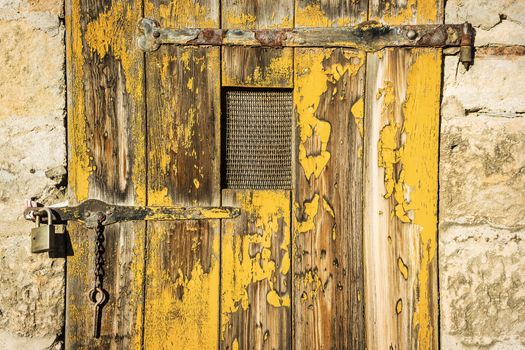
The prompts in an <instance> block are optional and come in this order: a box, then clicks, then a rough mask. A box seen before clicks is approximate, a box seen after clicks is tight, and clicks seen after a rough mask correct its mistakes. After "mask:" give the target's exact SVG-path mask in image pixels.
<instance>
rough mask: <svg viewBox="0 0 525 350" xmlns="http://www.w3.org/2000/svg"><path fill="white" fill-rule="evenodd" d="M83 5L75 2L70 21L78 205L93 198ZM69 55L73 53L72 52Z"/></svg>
mask: <svg viewBox="0 0 525 350" xmlns="http://www.w3.org/2000/svg"><path fill="white" fill-rule="evenodd" d="M80 13H81V12H80V2H77V1H72V3H71V19H70V21H67V23H68V26H69V31H70V32H71V58H70V62H71V66H72V73H73V91H72V94H73V101H74V103H73V104H72V106H71V109H72V111H71V119H72V121H71V122H70V123H69V124H68V130H69V138H70V140H71V141H72V152H71V154H70V161H69V186H70V187H71V190H72V193H73V194H74V195H75V197H76V200H77V201H79V202H80V201H83V200H86V199H87V198H88V195H89V177H90V174H91V166H90V160H89V159H90V158H89V157H90V154H89V149H88V147H87V137H86V128H87V124H86V115H85V113H84V105H85V102H84V55H83V51H84V46H83V43H82V32H81V26H80V23H81V18H80ZM68 52H69V50H68Z"/></svg>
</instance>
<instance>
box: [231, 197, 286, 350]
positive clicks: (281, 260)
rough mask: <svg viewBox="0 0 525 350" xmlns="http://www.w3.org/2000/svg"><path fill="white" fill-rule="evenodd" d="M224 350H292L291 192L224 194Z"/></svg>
mask: <svg viewBox="0 0 525 350" xmlns="http://www.w3.org/2000/svg"><path fill="white" fill-rule="evenodd" d="M223 205H232V206H238V207H240V208H241V209H242V213H243V214H242V216H241V217H239V218H238V219H235V220H225V221H223V224H222V233H221V234H222V255H221V256H222V269H221V271H222V273H221V290H222V297H221V307H222V321H221V327H222V330H221V331H222V337H221V348H222V349H269V350H271V349H283V350H285V349H291V339H292V335H291V309H290V295H291V273H290V235H291V231H290V227H291V226H290V211H291V207H290V191H285V190H273V191H272V190H258V191H251V190H223Z"/></svg>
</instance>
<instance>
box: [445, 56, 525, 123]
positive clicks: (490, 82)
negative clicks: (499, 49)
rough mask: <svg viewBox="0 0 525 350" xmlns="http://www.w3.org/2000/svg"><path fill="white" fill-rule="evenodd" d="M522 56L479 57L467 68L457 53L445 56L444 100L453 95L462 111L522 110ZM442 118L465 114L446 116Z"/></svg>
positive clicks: (524, 108) (510, 113)
mask: <svg viewBox="0 0 525 350" xmlns="http://www.w3.org/2000/svg"><path fill="white" fill-rule="evenodd" d="M523 91H525V57H523V56H522V57H508V58H507V57H496V56H494V57H480V58H476V59H475V62H474V65H473V66H472V67H471V68H470V69H469V70H468V71H466V70H465V68H463V66H462V65H461V64H460V63H459V59H458V57H457V56H449V57H446V58H445V68H444V86H443V103H444V104H446V103H449V101H448V100H449V99H450V98H452V97H454V98H455V99H456V102H459V103H460V104H461V106H462V107H461V108H462V109H463V110H464V111H465V113H472V112H486V113H492V114H496V115H506V116H514V115H518V114H523V113H525V99H524V98H523V93H522V92H523ZM444 112H445V114H443V118H450V117H454V116H459V117H462V116H463V115H465V113H463V114H459V115H448V114H447V113H446V112H447V111H446V110H445V111H444Z"/></svg>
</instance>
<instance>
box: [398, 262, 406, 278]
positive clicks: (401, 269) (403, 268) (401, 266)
mask: <svg viewBox="0 0 525 350" xmlns="http://www.w3.org/2000/svg"><path fill="white" fill-rule="evenodd" d="M397 267H398V268H399V272H401V275H403V278H404V279H405V280H408V266H406V265H405V262H404V261H403V259H401V258H400V257H399V258H397Z"/></svg>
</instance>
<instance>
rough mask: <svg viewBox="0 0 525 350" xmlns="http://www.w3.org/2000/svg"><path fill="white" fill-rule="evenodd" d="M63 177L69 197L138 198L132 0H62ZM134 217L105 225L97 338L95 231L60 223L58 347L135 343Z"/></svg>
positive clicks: (140, 201) (138, 270) (138, 239)
mask: <svg viewBox="0 0 525 350" xmlns="http://www.w3.org/2000/svg"><path fill="white" fill-rule="evenodd" d="M66 3H67V4H66V26H67V40H66V43H67V74H68V79H67V81H68V112H69V113H68V141H69V172H68V173H69V184H70V195H71V196H70V197H71V202H79V201H82V200H85V199H87V198H88V197H89V198H96V199H101V200H105V201H107V202H110V203H116V204H127V205H133V204H137V205H144V204H145V166H144V164H145V163H144V160H145V153H144V150H145V142H144V140H145V139H144V136H143V135H144V131H145V117H144V98H143V95H144V94H143V89H144V85H143V55H142V54H141V53H140V52H138V51H136V49H135V47H134V41H133V37H134V34H135V25H136V22H137V21H138V19H139V17H141V12H142V6H141V2H135V1H109V2H108V1H90V2H87V1H83V0H71V1H68V2H66ZM144 233H145V225H144V223H141V222H138V223H126V224H115V225H112V226H111V227H108V228H107V230H106V233H105V234H106V241H105V254H104V257H105V266H104V268H105V278H104V283H103V287H104V289H106V290H107V291H108V293H109V300H108V303H107V304H106V305H105V306H104V308H103V311H102V326H101V332H100V334H101V337H100V338H99V339H95V338H93V304H92V303H91V302H90V301H89V300H88V291H89V290H90V289H91V288H92V287H93V284H94V278H95V277H94V251H95V249H94V246H95V242H94V241H95V234H94V232H93V231H87V230H86V229H85V228H83V227H81V226H80V225H78V224H75V223H71V224H70V225H69V235H70V237H71V244H72V252H70V253H72V254H73V255H72V256H70V257H69V258H68V259H67V288H66V290H67V296H66V337H65V343H66V348H68V349H79V348H82V349H101V348H103V349H106V348H112V349H129V348H138V347H140V343H141V334H142V332H141V327H142V297H143V293H142V283H143V267H144V266H143V263H144Z"/></svg>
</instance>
